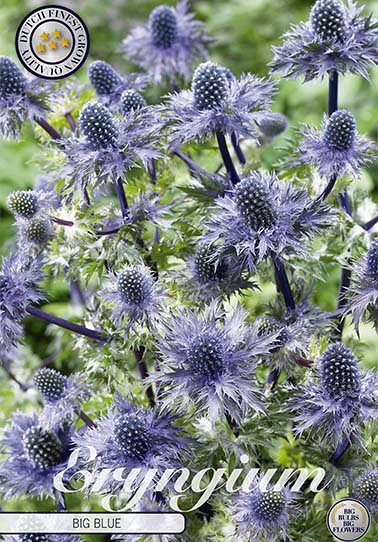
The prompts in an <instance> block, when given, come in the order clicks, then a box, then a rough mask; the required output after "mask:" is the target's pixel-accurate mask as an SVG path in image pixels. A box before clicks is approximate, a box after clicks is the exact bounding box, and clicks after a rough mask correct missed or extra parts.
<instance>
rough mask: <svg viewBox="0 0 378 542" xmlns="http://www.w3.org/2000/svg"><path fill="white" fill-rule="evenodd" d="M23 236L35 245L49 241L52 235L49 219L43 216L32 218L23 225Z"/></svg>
mask: <svg viewBox="0 0 378 542" xmlns="http://www.w3.org/2000/svg"><path fill="white" fill-rule="evenodd" d="M21 233H22V236H23V237H24V238H25V239H26V240H27V241H29V242H30V243H32V244H34V245H43V244H45V243H47V241H48V240H49V238H50V235H51V227H50V223H49V221H48V220H45V219H43V218H39V217H36V218H31V219H30V220H28V221H27V222H25V223H24V224H23V225H22V227H21Z"/></svg>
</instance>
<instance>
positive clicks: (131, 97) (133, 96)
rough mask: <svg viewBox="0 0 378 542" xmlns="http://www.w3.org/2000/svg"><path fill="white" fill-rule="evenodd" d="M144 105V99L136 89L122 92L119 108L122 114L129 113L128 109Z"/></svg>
mask: <svg viewBox="0 0 378 542" xmlns="http://www.w3.org/2000/svg"><path fill="white" fill-rule="evenodd" d="M146 106H147V102H146V100H145V99H144V98H143V96H142V95H141V94H140V93H139V92H137V91H136V90H125V92H123V93H122V96H121V110H122V113H123V114H124V115H127V113H130V111H135V110H137V109H141V108H142V107H146Z"/></svg>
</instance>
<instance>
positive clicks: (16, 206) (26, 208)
mask: <svg viewBox="0 0 378 542" xmlns="http://www.w3.org/2000/svg"><path fill="white" fill-rule="evenodd" d="M7 206H8V208H9V210H10V211H11V212H12V213H13V214H14V215H15V216H20V217H23V218H31V217H32V216H34V215H35V214H36V212H37V210H38V197H37V194H36V192H34V190H18V191H16V192H11V193H10V194H9V196H8V198H7Z"/></svg>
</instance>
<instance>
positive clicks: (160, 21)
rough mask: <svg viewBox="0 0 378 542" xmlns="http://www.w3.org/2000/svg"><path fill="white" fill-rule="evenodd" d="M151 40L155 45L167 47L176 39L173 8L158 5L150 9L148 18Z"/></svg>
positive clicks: (175, 20) (176, 26) (176, 31)
mask: <svg viewBox="0 0 378 542" xmlns="http://www.w3.org/2000/svg"><path fill="white" fill-rule="evenodd" d="M148 23H149V26H150V32H151V41H152V43H153V45H155V47H159V48H161V49H169V48H170V47H172V45H173V44H174V43H175V42H176V41H177V40H178V37H179V29H178V21H177V17H176V14H175V12H174V10H173V9H172V8H170V7H168V6H158V7H157V8H155V9H153V10H152V11H151V14H150V17H149V20H148Z"/></svg>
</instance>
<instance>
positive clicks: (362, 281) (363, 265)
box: [346, 239, 378, 330]
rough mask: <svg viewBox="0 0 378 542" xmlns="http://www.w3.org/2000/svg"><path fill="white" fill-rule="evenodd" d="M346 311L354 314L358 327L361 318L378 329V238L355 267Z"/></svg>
mask: <svg viewBox="0 0 378 542" xmlns="http://www.w3.org/2000/svg"><path fill="white" fill-rule="evenodd" d="M347 297H348V303H347V307H346V313H349V312H350V313H351V314H352V316H353V320H354V323H355V325H356V328H358V325H359V322H360V321H361V320H366V321H367V322H371V323H372V324H373V325H374V326H375V328H376V329H377V330H378V310H377V307H378V239H374V240H373V241H372V242H371V244H370V247H369V249H368V251H367V252H366V253H365V255H364V256H363V257H362V258H361V259H360V260H359V261H358V262H357V263H356V264H355V266H354V268H353V278H352V284H351V287H350V289H349V291H348V294H347Z"/></svg>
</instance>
